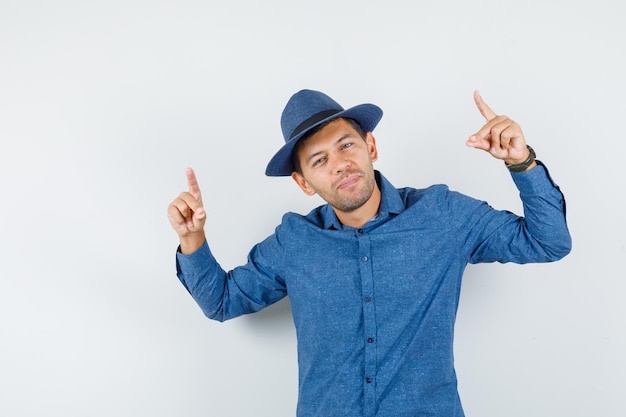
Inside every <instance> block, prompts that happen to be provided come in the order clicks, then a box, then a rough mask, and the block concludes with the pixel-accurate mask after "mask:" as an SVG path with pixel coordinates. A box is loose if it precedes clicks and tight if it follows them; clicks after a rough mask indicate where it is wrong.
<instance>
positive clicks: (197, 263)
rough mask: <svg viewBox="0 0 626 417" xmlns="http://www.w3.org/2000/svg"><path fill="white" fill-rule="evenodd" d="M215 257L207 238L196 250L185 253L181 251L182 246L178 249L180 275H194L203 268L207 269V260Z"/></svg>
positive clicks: (177, 258) (177, 266) (177, 257)
mask: <svg viewBox="0 0 626 417" xmlns="http://www.w3.org/2000/svg"><path fill="white" fill-rule="evenodd" d="M211 259H213V254H212V253H211V250H210V249H209V245H208V244H207V241H206V240H205V241H204V243H203V244H202V246H200V247H199V248H198V249H197V250H196V251H195V252H193V253H190V254H188V255H185V254H184V253H182V252H181V251H180V246H178V249H176V270H177V272H178V274H179V275H180V274H181V272H182V273H184V275H187V276H189V275H191V276H194V275H196V274H197V273H199V272H201V270H205V269H206V265H207V262H209V260H211Z"/></svg>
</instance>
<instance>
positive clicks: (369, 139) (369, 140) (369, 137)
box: [365, 132, 378, 162]
mask: <svg viewBox="0 0 626 417" xmlns="http://www.w3.org/2000/svg"><path fill="white" fill-rule="evenodd" d="M365 143H366V144H367V151H368V153H369V155H370V160H371V161H372V162H376V161H377V160H378V148H376V138H375V137H374V135H373V134H372V132H367V133H366V134H365Z"/></svg>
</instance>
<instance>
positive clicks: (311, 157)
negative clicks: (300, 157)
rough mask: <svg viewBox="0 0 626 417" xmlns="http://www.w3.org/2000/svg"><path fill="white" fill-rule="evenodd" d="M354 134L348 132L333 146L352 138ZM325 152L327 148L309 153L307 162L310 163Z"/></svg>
mask: <svg viewBox="0 0 626 417" xmlns="http://www.w3.org/2000/svg"><path fill="white" fill-rule="evenodd" d="M352 136H354V135H353V134H352V133H346V134H344V135H342V136H340V137H339V138H338V139H337V140H336V141H335V142H333V144H332V146H336V145H338V144H339V143H341V142H343V141H344V140H346V139H350V138H351V137H352ZM324 152H326V150H320V151H317V152H315V153H313V154H311V155H309V156H308V157H307V159H306V163H307V164H308V163H309V162H310V161H311V159H314V158H315V157H316V156H318V155H321V154H323V153H324Z"/></svg>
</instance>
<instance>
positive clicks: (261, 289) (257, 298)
mask: <svg viewBox="0 0 626 417" xmlns="http://www.w3.org/2000/svg"><path fill="white" fill-rule="evenodd" d="M280 252H281V248H280V244H279V242H278V239H277V238H276V236H275V235H272V236H270V237H268V238H267V239H266V240H265V241H263V242H261V243H259V244H257V245H255V246H254V247H253V248H252V250H251V251H250V253H249V254H248V261H247V263H246V264H245V265H242V266H239V267H236V268H234V269H233V270H231V271H225V270H224V269H222V267H221V266H220V265H219V263H218V262H217V260H216V259H215V258H214V256H213V254H212V253H211V250H210V249H209V246H208V244H207V242H206V241H205V242H204V244H203V245H202V246H201V247H200V248H199V249H198V250H197V251H195V252H194V253H192V254H189V255H184V254H183V253H181V252H180V248H179V250H178V251H177V253H176V271H177V275H178V279H179V280H180V282H181V283H182V284H183V286H184V287H185V288H186V289H187V291H189V293H190V294H191V295H192V297H193V298H194V300H195V301H196V303H198V305H199V306H200V308H201V309H202V311H203V313H204V314H205V315H206V316H207V317H208V318H210V319H213V320H218V321H225V320H228V319H231V318H234V317H237V316H240V315H242V314H249V313H253V312H256V311H259V310H261V309H263V308H265V307H267V306H269V305H270V304H273V303H275V302H277V301H279V300H280V299H281V298H283V297H285V296H286V295H287V290H286V286H285V282H284V280H283V279H282V278H281V277H279V275H278V274H277V273H276V272H275V271H276V270H277V269H276V266H278V263H279V262H280V259H281V258H280V256H281V255H280Z"/></svg>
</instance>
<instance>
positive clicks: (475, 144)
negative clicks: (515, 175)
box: [465, 135, 491, 151]
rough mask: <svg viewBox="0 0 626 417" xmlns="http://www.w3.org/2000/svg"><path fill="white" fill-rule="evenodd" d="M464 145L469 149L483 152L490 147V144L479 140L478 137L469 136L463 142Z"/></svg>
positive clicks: (485, 140) (484, 140)
mask: <svg viewBox="0 0 626 417" xmlns="http://www.w3.org/2000/svg"><path fill="white" fill-rule="evenodd" d="M465 144H466V145H467V146H469V147H470V148H476V149H481V150H483V151H488V150H489V148H490V146H491V143H490V142H489V141H488V140H487V139H484V138H482V139H481V138H480V137H478V135H472V136H470V137H469V138H468V139H467V141H465Z"/></svg>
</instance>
